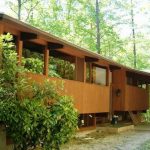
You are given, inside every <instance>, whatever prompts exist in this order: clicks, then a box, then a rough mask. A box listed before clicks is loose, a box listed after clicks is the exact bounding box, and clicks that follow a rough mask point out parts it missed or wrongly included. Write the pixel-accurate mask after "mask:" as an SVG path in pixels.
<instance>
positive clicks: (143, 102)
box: [125, 85, 149, 111]
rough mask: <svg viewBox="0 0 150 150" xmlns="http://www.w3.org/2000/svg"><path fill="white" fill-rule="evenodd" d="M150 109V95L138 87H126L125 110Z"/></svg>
mask: <svg viewBox="0 0 150 150" xmlns="http://www.w3.org/2000/svg"><path fill="white" fill-rule="evenodd" d="M148 108H149V93H148V91H147V90H146V89H142V88H139V87H136V86H131V85H126V86H125V110H127V111H134V110H146V109H148Z"/></svg>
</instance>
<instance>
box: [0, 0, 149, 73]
mask: <svg viewBox="0 0 150 150" xmlns="http://www.w3.org/2000/svg"><path fill="white" fill-rule="evenodd" d="M149 9H150V2H149V0H1V3H0V12H4V13H6V14H8V15H10V16H12V17H15V18H17V19H19V20H21V21H24V22H26V23H28V24H31V25H33V26H35V27H38V28H40V29H42V30H45V31H47V32H49V33H52V34H54V35H56V36H58V37H60V38H63V39H65V40H67V41H70V42H72V43H74V44H76V45H79V46H81V47H83V48H86V49H89V50H90V51H93V52H95V53H99V54H101V55H102V56H104V57H106V58H108V59H112V60H114V61H117V62H119V63H121V64H124V65H126V66H129V67H132V68H136V69H139V70H143V71H148V72H150V42H149V41H150V23H149V22H150V11H149Z"/></svg>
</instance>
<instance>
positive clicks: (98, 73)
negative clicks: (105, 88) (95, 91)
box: [93, 66, 107, 85]
mask: <svg viewBox="0 0 150 150" xmlns="http://www.w3.org/2000/svg"><path fill="white" fill-rule="evenodd" d="M93 83H96V84H100V85H106V84H107V70H106V68H102V67H99V66H93Z"/></svg>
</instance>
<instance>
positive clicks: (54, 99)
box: [0, 34, 77, 150]
mask: <svg viewBox="0 0 150 150" xmlns="http://www.w3.org/2000/svg"><path fill="white" fill-rule="evenodd" d="M8 41H11V36H10V35H9V34H8V35H6V36H1V37H0V50H1V54H2V55H3V61H2V64H1V66H2V67H1V68H0V122H1V123H2V124H4V125H5V126H6V131H7V134H8V135H9V136H10V137H11V138H12V139H13V141H14V144H15V149H16V150H27V149H34V148H35V147H37V146H40V147H42V148H43V149H45V150H51V149H59V147H60V145H61V144H63V143H65V142H67V141H68V140H69V139H70V138H71V137H72V135H73V133H74V132H75V130H76V128H77V111H76V110H75V109H74V106H73V103H72V99H71V98H70V97H68V96H62V95H60V94H59V91H60V90H61V88H62V86H60V85H58V86H56V85H57V83H54V82H53V83H52V82H50V81H45V82H44V83H43V84H38V83H34V82H32V83H31V79H27V78H26V75H25V73H24V71H26V70H25V68H24V67H23V66H18V65H17V54H16V53H15V51H14V50H13V45H12V44H11V43H9V42H8ZM29 81H30V82H29ZM59 86H60V87H59Z"/></svg>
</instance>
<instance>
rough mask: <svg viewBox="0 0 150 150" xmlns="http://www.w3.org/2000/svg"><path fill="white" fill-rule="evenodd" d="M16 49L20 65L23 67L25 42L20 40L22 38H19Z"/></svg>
mask: <svg viewBox="0 0 150 150" xmlns="http://www.w3.org/2000/svg"><path fill="white" fill-rule="evenodd" d="M16 48H17V54H18V64H19V65H21V60H22V50H23V41H21V40H20V37H18V38H17V42H16Z"/></svg>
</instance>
